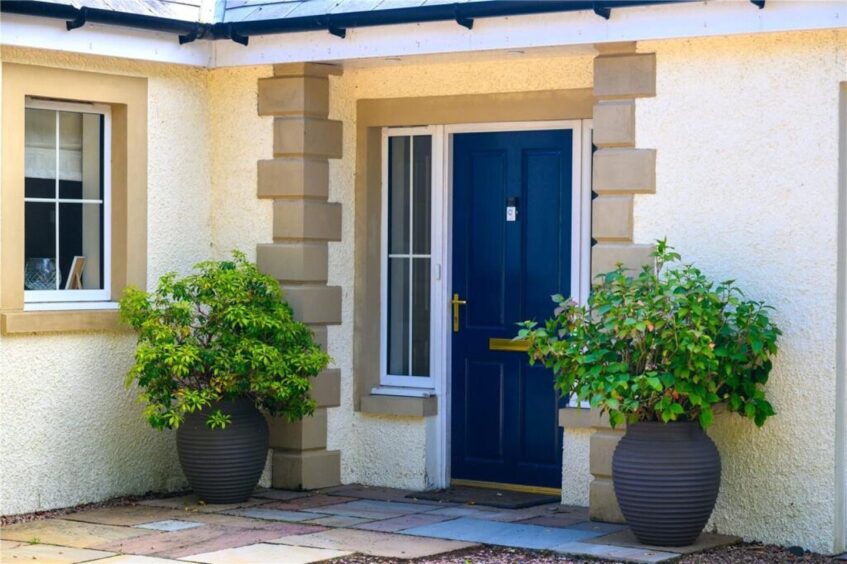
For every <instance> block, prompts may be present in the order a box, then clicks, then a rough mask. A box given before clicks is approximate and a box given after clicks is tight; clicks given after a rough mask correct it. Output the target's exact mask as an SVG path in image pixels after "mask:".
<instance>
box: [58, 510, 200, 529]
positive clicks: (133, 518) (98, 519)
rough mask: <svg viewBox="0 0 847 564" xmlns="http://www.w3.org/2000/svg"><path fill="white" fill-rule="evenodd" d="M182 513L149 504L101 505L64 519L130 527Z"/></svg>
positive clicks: (175, 517)
mask: <svg viewBox="0 0 847 564" xmlns="http://www.w3.org/2000/svg"><path fill="white" fill-rule="evenodd" d="M182 513H184V512H183V511H182V510H181V509H180V510H175V509H167V508H164V507H153V506H149V505H118V506H114V507H100V508H98V509H90V510H87V511H76V512H74V513H69V514H68V515H63V516H62V519H67V520H68V521H82V522H84V523H99V524H100V525H122V526H127V527H130V526H132V525H140V524H141V523H149V522H151V521H162V520H165V519H178V518H179V516H180V515H181V514H182Z"/></svg>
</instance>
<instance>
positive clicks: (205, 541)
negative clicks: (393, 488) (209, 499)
mask: <svg viewBox="0 0 847 564" xmlns="http://www.w3.org/2000/svg"><path fill="white" fill-rule="evenodd" d="M323 530H324V528H323V527H318V526H315V525H300V524H297V523H268V524H267V525H266V526H265V527H264V528H261V529H242V528H234V527H221V526H216V525H210V526H208V527H198V528H196V529H186V530H184V531H176V532H172V533H166V532H162V533H155V534H154V535H151V536H148V537H143V538H141V539H131V540H129V541H124V542H121V543H115V544H112V545H107V546H103V547H99V548H101V549H106V550H112V551H113V552H122V553H129V554H144V555H149V556H160V557H165V558H183V557H185V556H188V555H190V554H200V553H206V552H215V551H218V550H224V549H227V548H237V547H239V546H246V545H248V544H255V543H260V542H265V541H267V540H269V539H275V538H279V537H281V536H289V535H302V534H308V533H314V532H319V531H323Z"/></svg>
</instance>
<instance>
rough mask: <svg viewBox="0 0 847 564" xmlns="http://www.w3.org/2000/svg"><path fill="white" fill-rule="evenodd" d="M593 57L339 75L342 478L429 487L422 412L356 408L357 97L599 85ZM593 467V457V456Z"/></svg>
mask: <svg viewBox="0 0 847 564" xmlns="http://www.w3.org/2000/svg"><path fill="white" fill-rule="evenodd" d="M591 77H592V57H591V56H587V55H581V56H570V57H563V56H555V57H554V56H547V57H543V58H533V57H529V56H508V55H504V57H503V58H501V59H488V60H483V61H473V62H446V63H418V62H415V63H411V62H401V63H386V64H385V66H381V67H373V68H347V69H345V71H344V74H343V76H341V77H337V78H332V79H331V87H330V88H331V92H330V103H331V111H330V118H333V119H340V120H343V121H344V157H343V158H342V159H340V160H338V161H330V200H331V201H336V202H341V203H342V206H343V235H342V241H341V243H337V244H336V243H332V244H330V246H329V252H330V255H329V265H330V270H329V283H330V284H337V285H341V286H342V287H343V292H344V293H343V324H342V325H341V326H338V327H330V329H329V348H330V353H331V354H332V356H333V357H334V358H335V361H336V364H337V365H338V366H339V367H340V368H341V369H342V388H341V402H342V405H341V407H340V408H337V409H331V410H330V411H329V433H328V435H329V448H330V449H340V450H341V451H342V480H343V481H344V482H362V483H366V484H374V485H386V486H395V487H405V488H413V489H423V488H424V487H425V486H426V484H427V478H426V469H425V458H424V452H425V450H426V448H427V434H426V425H425V423H424V420H423V419H422V418H419V419H416V418H402V417H374V416H371V415H365V414H359V413H354V412H353V409H352V404H353V382H352V376H353V374H352V363H353V356H352V350H353V288H352V286H351V285H350V284H349V281H350V280H352V279H353V268H354V264H353V233H354V225H353V215H354V201H353V197H354V187H353V181H354V172H355V170H354V169H355V166H354V161H355V155H356V150H355V147H356V122H355V117H356V100H358V99H368V98H394V97H409V96H438V95H449V94H469V93H483V92H515V91H522V90H550V89H559V88H585V87H589V86H591V80H592V78H591ZM585 465H586V466H585V468H587V460H586V461H585Z"/></svg>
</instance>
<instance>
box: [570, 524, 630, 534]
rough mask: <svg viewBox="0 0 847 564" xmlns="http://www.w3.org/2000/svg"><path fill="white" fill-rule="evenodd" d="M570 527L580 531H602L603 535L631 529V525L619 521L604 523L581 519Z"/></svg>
mask: <svg viewBox="0 0 847 564" xmlns="http://www.w3.org/2000/svg"><path fill="white" fill-rule="evenodd" d="M568 528H570V529H576V530H578V531H591V532H595V533H601V534H603V535H610V534H612V533H617V532H620V531H626V530H629V527H627V526H626V525H621V524H619V523H603V522H602V521H581V522H579V523H574V524H573V525H571V526H570V527H568Z"/></svg>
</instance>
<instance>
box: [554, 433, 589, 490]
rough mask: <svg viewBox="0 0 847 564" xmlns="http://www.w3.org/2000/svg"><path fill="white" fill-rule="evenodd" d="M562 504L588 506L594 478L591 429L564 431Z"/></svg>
mask: <svg viewBox="0 0 847 564" xmlns="http://www.w3.org/2000/svg"><path fill="white" fill-rule="evenodd" d="M563 433H564V434H565V436H564V441H563V449H564V453H563V455H562V503H564V504H565V505H580V506H583V507H587V506H588V487H589V485H590V484H591V480H592V476H591V471H590V470H589V461H588V460H589V459H588V457H589V454H590V452H591V448H590V447H591V435H592V433H594V431H593V430H591V429H567V428H566V429H563Z"/></svg>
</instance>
